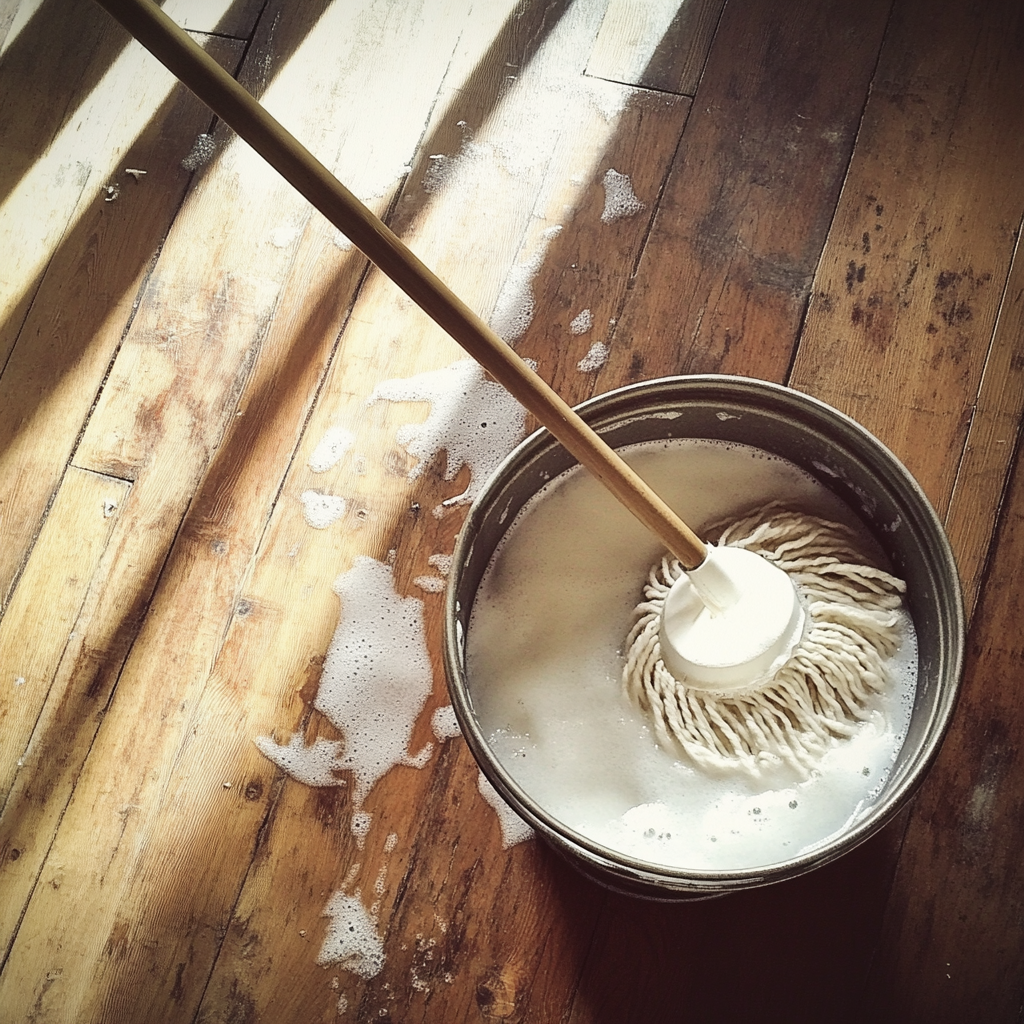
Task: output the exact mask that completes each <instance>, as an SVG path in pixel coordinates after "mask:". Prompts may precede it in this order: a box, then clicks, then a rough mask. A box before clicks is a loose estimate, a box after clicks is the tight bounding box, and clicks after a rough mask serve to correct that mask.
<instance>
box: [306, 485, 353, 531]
mask: <svg viewBox="0 0 1024 1024" xmlns="http://www.w3.org/2000/svg"><path fill="white" fill-rule="evenodd" d="M299 500H300V501H301V502H302V518H303V519H305V520H306V525H307V526H312V527H313V529H314V530H326V529H327V527H328V526H330V525H331V524H332V523H336V522H337V521H338V520H339V519H341V517H342V516H344V514H345V508H346V507H347V503H346V501H345V499H344V498H340V497H338V495H336V494H323V493H321V492H320V491H313V490H309V491H303V492H302V494H301V495H300V496H299Z"/></svg>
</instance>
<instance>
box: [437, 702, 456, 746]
mask: <svg viewBox="0 0 1024 1024" xmlns="http://www.w3.org/2000/svg"><path fill="white" fill-rule="evenodd" d="M430 728H431V729H433V730H434V735H435V736H436V737H437V739H438V742H439V743H444V741H445V740H452V739H455V737H456V736H461V735H462V730H461V729H460V728H459V720H458V719H457V718H456V717H455V709H454V708H453V707H452V706H451V704H446V705H445V706H444V707H441V708H438V709H437V710H436V711H435V712H434V713H433V714H432V715H431V716H430Z"/></svg>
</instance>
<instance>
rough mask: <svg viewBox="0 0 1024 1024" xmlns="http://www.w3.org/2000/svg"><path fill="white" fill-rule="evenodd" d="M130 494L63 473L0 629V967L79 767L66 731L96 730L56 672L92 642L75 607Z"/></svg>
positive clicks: (116, 484)
mask: <svg viewBox="0 0 1024 1024" xmlns="http://www.w3.org/2000/svg"><path fill="white" fill-rule="evenodd" d="M129 489H130V484H128V483H126V482H125V481H123V480H113V479H111V478H110V477H104V476H99V475H97V474H95V473H90V472H88V471H85V470H79V469H74V468H71V469H69V470H68V472H67V475H66V477H65V479H64V483H63V485H62V487H61V488H60V490H59V491H58V493H57V497H56V500H55V501H54V505H53V508H52V509H51V510H50V514H49V516H48V517H47V520H46V525H45V526H44V527H43V530H42V533H41V534H40V538H39V541H38V543H37V544H36V546H35V548H34V549H33V552H32V558H31V559H30V560H29V563H28V566H27V568H26V571H25V574H24V575H23V576H22V579H21V585H20V586H19V587H18V590H17V593H16V595H15V597H14V600H12V601H11V603H10V605H9V606H8V609H7V614H6V615H5V616H4V620H3V623H2V625H0V672H2V674H3V676H2V677H3V681H4V684H5V685H4V686H3V688H2V690H0V692H2V695H3V700H2V704H0V719H2V722H3V732H2V746H0V758H2V760H0V772H2V783H0V787H2V788H0V793H2V795H3V804H2V810H0V886H2V887H3V890H4V894H5V895H4V900H3V903H2V904H0V950H3V956H4V959H6V955H7V952H8V951H9V949H10V945H11V942H12V940H13V938H14V934H15V932H16V931H17V928H18V923H19V921H20V919H21V914H22V911H23V910H24V908H25V905H26V903H27V902H28V898H29V896H30V894H31V892H32V888H33V886H34V885H35V884H36V882H37V879H38V876H39V871H40V868H41V865H42V863H43V860H44V858H45V857H46V853H47V850H48V848H49V845H50V842H51V841H52V839H53V834H54V831H55V830H56V827H57V823H58V821H59V820H60V815H61V813H62V811H63V810H64V807H65V806H66V804H67V800H68V796H69V795H70V791H71V787H72V786H73V785H74V778H75V776H76V775H77V770H78V765H77V764H75V763H74V758H72V759H71V763H70V764H69V762H68V752H69V750H71V749H73V747H74V743H73V734H74V729H75V728H76V727H79V726H80V724H81V727H84V729H85V731H86V732H88V733H89V734H90V737H91V734H92V733H93V732H94V731H95V728H96V719H95V718H94V717H93V716H94V715H95V713H96V712H97V711H98V710H99V708H98V707H97V706H96V704H95V703H94V702H93V701H91V700H90V699H89V695H88V694H87V693H82V692H80V691H76V689H75V688H74V686H73V685H69V684H70V683H71V682H72V680H71V679H69V677H68V676H67V675H66V674H61V673H59V671H58V667H59V666H60V665H61V663H62V662H65V661H66V660H69V659H70V658H72V657H73V652H76V651H79V650H80V649H81V648H82V646H83V645H84V644H87V643H88V642H89V641H93V642H95V638H94V637H92V635H91V634H90V631H89V629H88V626H87V623H86V622H85V621H83V617H82V614H81V612H82V606H83V603H84V602H85V600H86V596H87V594H88V591H89V590H90V589H91V588H93V587H95V585H96V577H97V575H98V573H99V570H100V566H101V565H102V557H103V555H104V553H105V550H106V548H107V545H108V543H109V540H110V537H111V534H112V533H113V530H114V525H115V523H116V520H117V517H118V516H119V515H122V514H123V508H124V505H125V502H126V500H127V499H128V495H129ZM19 679H22V680H24V682H22V683H20V684H19V683H18V682H17V680H19ZM81 720H84V724H83V723H82V722H81Z"/></svg>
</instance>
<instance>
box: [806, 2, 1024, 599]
mask: <svg viewBox="0 0 1024 1024" xmlns="http://www.w3.org/2000/svg"><path fill="white" fill-rule="evenodd" d="M1020 18H1021V10H1020V5H1019V4H1017V3H1014V2H1012V0H1010V2H1006V3H995V4H985V5H974V4H967V3H957V4H948V5H944V6H943V7H942V8H941V11H939V10H937V9H935V8H934V6H933V5H930V4H926V3H913V2H907V3H900V4H898V5H897V6H896V8H895V9H894V14H893V19H892V23H891V25H890V28H889V32H888V34H887V37H886V44H885V46H884V48H883V50H882V54H881V57H880V60H879V67H878V72H877V75H876V81H875V85H874V87H873V89H872V92H871V100H870V102H869V104H868V107H867V110H866V111H865V115H864V122H863V124H862V126H861V131H860V136H859V138H858V140H857V153H856V156H855V159H854V161H853V163H852V165H851V167H850V173H849V176H848V178H847V181H846V184H845V186H844V190H843V197H842V201H841V202H840V204H839V208H838V210H837V211H836V218H835V222H834V224H833V226H832V230H831V232H830V236H829V244H828V246H827V247H826V250H825V252H824V254H823V256H822V262H821V268H820V270H819V272H818V275H817V277H816V279H815V283H814V294H813V299H812V302H811V305H810V309H809V311H808V316H807V325H806V329H805V331H804V335H803V338H802V340H801V344H800V349H799V351H798V353H797V358H796V362H795V365H794V367H793V372H792V375H791V378H790V380H791V383H792V384H793V386H794V387H797V388H800V389H801V390H805V391H809V392H811V393H812V394H814V395H816V396H817V397H819V398H822V399H824V400H825V401H827V402H830V403H831V404H832V405H835V406H837V407H838V408H840V409H842V410H843V411H844V412H846V413H849V414H850V415H851V416H853V417H854V418H855V419H857V420H858V421H859V422H861V423H863V424H864V425H865V426H867V427H868V429H870V430H871V431H872V432H873V433H874V434H876V435H877V436H878V437H879V438H880V439H881V440H882V441H884V442H885V443H886V444H887V445H889V447H890V448H892V449H893V450H894V451H895V452H896V453H897V454H898V455H899V456H900V457H901V458H902V459H903V461H904V462H905V463H906V465H907V467H908V468H909V469H910V471H911V472H912V473H913V474H914V476H915V477H916V478H917V480H918V482H919V483H920V484H921V486H922V487H923V488H924V490H925V493H926V494H927V495H928V496H929V498H930V499H931V501H932V503H933V504H934V505H935V507H936V509H937V510H938V512H939V514H940V515H942V516H945V515H946V514H947V512H948V510H949V501H950V495H951V493H952V490H953V483H954V480H955V478H956V474H957V470H958V467H959V465H960V453H961V452H962V450H963V447H964V442H965V439H966V437H967V430H968V428H969V426H970V423H971V416H972V413H973V412H974V408H975V405H976V403H977V402H978V401H979V387H980V386H981V377H982V370H983V368H984V366H985V360H986V356H987V354H988V352H989V349H990V343H991V339H992V332H993V329H994V327H995V321H996V314H997V312H998V310H999V303H1000V299H1001V297H1002V295H1003V289H1004V284H1005V282H1006V278H1007V273H1008V271H1009V267H1010V260H1011V258H1012V256H1013V251H1014V247H1015V244H1016V233H1017V229H1018V227H1019V225H1020V223H1021V216H1022V214H1024V196H1022V194H1021V190H1020V167H1021V163H1022V161H1024V130H1022V129H1024V79H1022V77H1021V75H1020V68H1021V67H1022V66H1024V48H1022V39H1021V23H1020ZM1006 344H1007V342H1006V340H1005V336H1004V337H1003V338H1002V339H1000V341H999V343H998V346H997V349H996V350H995V351H994V353H993V357H994V359H995V363H996V365H997V366H998V364H999V362H1000V360H1002V361H1004V362H1005V360H1006V358H1007V353H1006V352H1005V347H1006ZM1010 358H1011V359H1012V357H1010ZM988 386H989V388H992V387H998V384H997V382H996V381H990V382H989V385H988ZM922 436H927V438H928V439H929V440H928V443H921V442H920V438H922ZM1004 440H1006V439H1005V438H1004ZM1005 447H1007V446H1005V445H1004V448H1005ZM1007 456H1008V452H1007V455H1006V456H1004V458H1003V462H1002V465H1003V467H1004V468H1003V469H1002V471H1001V472H1000V471H999V470H997V476H999V477H1002V476H1004V475H1005V466H1006V461H1005V460H1006V457H1007ZM993 497H994V495H993V493H992V489H991V487H990V489H989V500H990V501H991V500H992V498H993ZM991 527H992V521H991V519H990V517H988V516H979V517H976V518H975V520H974V525H973V528H970V529H966V530H965V521H964V515H963V513H962V512H961V513H960V529H959V531H958V534H957V541H958V544H959V545H962V547H961V548H960V549H959V550H957V551H956V555H957V557H958V559H960V561H961V563H962V566H963V572H964V576H965V578H966V579H967V580H968V581H969V583H970V584H971V586H972V588H973V587H975V586H976V584H977V574H978V571H979V569H980V561H981V560H982V559H983V557H984V552H985V550H986V549H987V547H988V539H987V538H988V535H989V533H990V531H991ZM975 531H977V537H975V536H974V533H975ZM968 558H970V561H967V560H968Z"/></svg>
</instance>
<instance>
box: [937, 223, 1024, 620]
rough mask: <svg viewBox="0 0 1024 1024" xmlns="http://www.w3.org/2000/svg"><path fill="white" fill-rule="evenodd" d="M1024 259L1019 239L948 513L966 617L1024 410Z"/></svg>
mask: <svg viewBox="0 0 1024 1024" xmlns="http://www.w3.org/2000/svg"><path fill="white" fill-rule="evenodd" d="M1022 338H1024V259H1022V258H1021V252H1020V245H1019V242H1018V248H1017V253H1016V256H1015V258H1014V261H1013V265H1012V267H1011V269H1010V277H1009V280H1008V281H1007V283H1006V291H1005V293H1004V295H1003V300H1002V303H1001V305H1000V308H999V319H998V321H997V323H996V329H995V336H994V337H993V339H992V347H991V349H990V350H989V353H988V358H987V359H986V361H985V370H984V373H983V375H982V378H981V385H980V387H979V390H978V398H977V402H976V405H975V408H974V415H973V417H972V418H971V427H970V430H969V431H968V434H967V440H966V442H965V444H964V454H963V459H962V461H961V463H960V466H959V468H958V470H957V475H956V481H955V483H954V484H953V493H952V495H951V496H950V499H949V511H948V512H947V513H946V530H947V532H948V534H949V540H950V544H952V546H953V550H954V551H955V552H956V554H957V561H958V563H959V568H960V578H961V583H962V585H963V589H964V607H965V610H966V613H967V617H968V621H969V620H970V617H971V615H972V613H973V611H974V605H975V603H976V601H977V599H978V593H979V591H980V589H981V584H982V578H983V573H984V570H985V565H986V558H987V556H988V551H989V545H990V542H991V540H992V536H993V531H994V529H995V516H994V515H989V516H987V517H986V516H985V515H984V514H983V513H982V510H984V511H986V512H987V511H988V510H993V511H994V510H996V509H998V507H999V503H1000V499H1001V496H1002V493H1003V488H1004V486H1005V484H1006V479H1007V476H1008V473H1009V466H1010V461H1011V459H1012V457H1013V450H1014V445H1015V441H1016V439H1017V437H1018V432H1019V430H1020V422H1021V415H1022V413H1024V359H1022V352H1024V345H1022V342H1021V339H1022Z"/></svg>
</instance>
